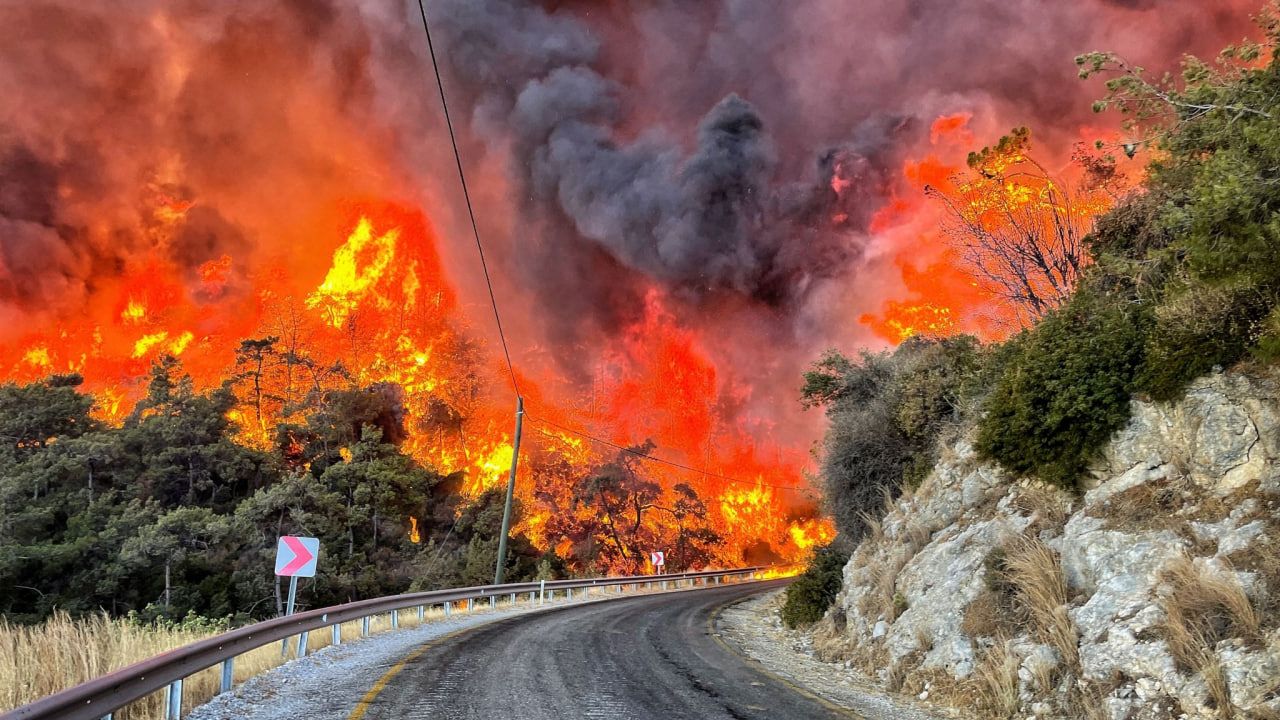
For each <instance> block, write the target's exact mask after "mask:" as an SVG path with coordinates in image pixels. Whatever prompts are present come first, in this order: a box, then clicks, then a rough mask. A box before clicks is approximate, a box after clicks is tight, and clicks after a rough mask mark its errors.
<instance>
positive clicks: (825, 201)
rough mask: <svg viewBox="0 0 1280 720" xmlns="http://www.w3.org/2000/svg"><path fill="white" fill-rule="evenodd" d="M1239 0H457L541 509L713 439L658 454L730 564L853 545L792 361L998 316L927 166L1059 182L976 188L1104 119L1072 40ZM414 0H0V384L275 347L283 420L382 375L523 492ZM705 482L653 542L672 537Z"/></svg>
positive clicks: (1216, 33) (451, 40)
mask: <svg viewBox="0 0 1280 720" xmlns="http://www.w3.org/2000/svg"><path fill="white" fill-rule="evenodd" d="M1214 5H1215V7H1214V8H1213V9H1212V10H1208V9H1205V8H1204V4H1203V3H1201V2H1197V1H1196V0H1175V1H1174V2H1169V3H1147V2H1136V1H1134V0H1084V1H1083V2H1079V3H1058V4H1046V6H1045V7H1043V8H1042V9H1038V10H1027V11H1026V12H1021V13H1009V12H1007V11H1005V10H1004V9H1003V2H1001V1H1000V0H983V1H982V2H979V3H977V5H976V6H972V5H971V4H959V3H953V2H946V1H945V0H925V1H924V2H918V3H910V4H903V3H896V2H891V1H890V0H878V1H876V2H859V3H849V2H846V1H845V0H808V1H807V2H800V3H758V4H755V5H754V6H752V7H750V8H748V7H745V6H742V5H741V4H739V3H730V2H727V1H725V2H720V1H719V0H717V1H715V2H708V3H696V4H680V3H675V4H671V3H667V4H656V5H655V4H645V3H641V4H627V3H616V2H606V3H586V2H557V3H543V2H535V1H534V0H438V1H437V2H431V3H428V9H429V11H430V12H431V13H432V15H433V16H434V17H436V18H438V22H439V24H440V34H441V46H442V58H441V59H442V62H443V67H442V69H443V71H444V74H445V77H446V85H447V87H448V89H449V91H450V93H451V100H452V101H453V102H456V103H458V106H459V108H460V112H459V114H458V117H459V118H461V120H460V127H459V132H460V134H461V139H462V143H463V145H462V147H463V155H464V158H465V162H466V164H467V166H468V173H469V177H470V178H471V179H472V180H473V184H474V190H475V192H474V195H475V199H476V204H477V216H478V219H479V222H480V230H481V234H482V236H483V237H484V239H485V244H486V250H487V251H488V253H489V256H490V263H491V269H492V270H493V275H494V282H495V291H496V293H497V296H498V303H499V305H500V307H501V309H502V312H503V315H504V320H505V321H506V324H507V326H508V332H509V337H510V341H511V351H512V359H513V362H514V365H515V372H516V374H517V376H518V378H519V381H520V383H521V389H522V391H523V394H524V395H525V397H526V402H527V404H528V407H529V411H530V420H531V421H530V423H529V426H527V427H526V431H525V436H526V438H529V440H528V445H527V461H525V459H524V458H525V456H526V449H525V448H524V447H522V463H523V465H522V468H523V469H522V471H521V475H520V477H519V478H518V482H517V492H518V494H519V495H520V498H521V500H522V506H523V508H524V517H523V518H522V519H521V522H520V525H519V526H518V527H517V531H518V532H523V533H524V534H526V535H527V536H528V537H529V538H530V539H531V540H532V541H533V542H534V543H535V544H536V545H537V546H538V547H540V548H544V549H545V548H557V549H560V550H562V551H567V550H568V549H569V548H566V547H564V543H565V542H566V541H565V540H564V538H563V537H562V536H561V535H559V534H557V529H556V528H557V524H558V523H566V522H569V523H571V522H575V521H576V520H575V513H577V512H585V511H583V510H582V509H581V508H579V509H576V510H575V509H573V508H572V505H573V504H572V502H571V498H570V497H569V496H570V490H569V488H570V487H571V486H572V484H573V482H574V481H575V479H580V478H581V477H583V476H584V474H586V473H589V472H591V471H593V470H594V469H595V468H598V467H600V466H601V465H602V464H604V463H607V462H609V461H612V460H614V459H615V457H616V455H617V451H616V450H615V449H614V448H611V447H609V446H606V445H601V444H599V443H593V442H590V441H587V440H584V439H583V438H582V437H580V436H579V435H576V434H574V433H573V432H569V431H566V430H564V429H563V428H573V429H576V430H579V431H583V432H587V433H590V434H592V435H595V436H597V437H600V438H603V439H605V440H607V441H609V442H611V443H614V444H617V445H622V446H636V445H640V444H642V443H644V442H645V441H652V443H653V445H654V449H653V450H652V452H653V454H655V455H657V456H660V457H663V458H665V459H668V460H670V461H672V462H674V463H678V464H680V465H683V466H686V467H687V468H692V470H689V469H682V468H679V467H674V466H671V465H661V464H655V463H648V462H645V463H643V464H642V471H643V474H644V476H645V477H646V478H648V479H651V480H652V481H654V482H656V483H658V484H659V486H660V487H661V488H662V492H663V493H664V495H663V499H664V501H665V502H666V504H667V506H671V507H673V508H674V507H675V505H676V503H677V501H680V502H684V501H687V502H688V503H690V505H689V506H688V507H685V510H687V511H688V512H690V513H695V514H698V513H700V514H701V516H702V517H705V519H706V522H707V524H708V525H709V526H710V527H711V528H712V529H714V530H715V531H716V532H718V533H721V534H723V535H724V536H725V538H726V539H725V541H724V542H723V543H721V544H720V545H718V546H717V550H716V553H717V555H716V557H715V558H714V559H715V560H716V561H717V562H721V563H724V564H733V563H741V562H788V561H793V560H799V559H801V558H803V557H804V555H805V554H806V553H807V552H808V551H809V550H810V549H811V548H812V547H813V546H814V545H815V544H819V543H823V542H826V541H827V540H829V539H830V537H831V534H832V527H831V525H830V523H828V522H827V521H826V520H824V519H822V517H821V512H820V503H819V498H817V496H816V493H815V492H814V491H813V490H812V489H811V488H810V487H809V484H808V482H807V480H806V471H811V470H812V468H813V462H812V457H811V455H810V449H811V447H812V444H813V442H814V440H815V439H816V438H817V437H818V436H819V434H820V432H821V420H822V419H821V417H819V416H818V414H816V413H809V414H803V413H802V412H801V411H800V409H799V404H798V389H797V388H798V385H799V379H800V375H801V372H802V371H803V369H804V368H805V367H806V366H807V365H808V364H809V363H810V362H812V360H813V359H814V358H816V357H817V356H818V355H819V354H820V353H821V351H822V350H824V349H826V348H828V347H832V346H838V347H841V348H844V349H847V350H853V349H856V348H858V347H872V348H883V347H885V346H887V345H890V344H893V343H897V342H900V341H901V340H903V339H905V338H907V337H910V336H912V335H918V334H926V335H946V334H951V333H955V332H974V333H977V334H979V335H981V336H983V337H986V338H992V337H999V336H1000V335H1001V334H1003V333H1005V332H1007V328H1008V323H1007V320H1008V316H1007V310H1005V309H1003V308H1001V307H1000V306H999V305H998V304H995V303H993V302H992V300H991V296H990V293H989V292H987V291H986V289H984V288H983V287H982V286H981V284H980V283H977V282H975V280H974V279H973V278H972V277H971V276H970V275H968V274H966V273H965V272H964V271H963V270H962V269H961V267H960V264H959V263H958V261H957V257H956V253H955V250H954V248H953V247H952V246H951V244H950V243H949V242H948V240H947V238H946V237H944V235H943V233H942V232H941V231H940V229H939V228H940V223H939V209H938V207H937V204H936V203H935V202H933V201H931V200H930V199H929V198H928V197H926V196H925V194H924V192H923V189H924V187H925V186H926V185H928V186H932V187H935V188H946V191H947V192H950V193H953V194H954V196H955V197H966V198H968V199H969V200H972V201H975V202H980V201H981V199H982V198H984V197H986V198H991V197H994V196H995V195H993V193H994V194H1000V193H1003V194H1004V195H1003V197H1005V198H1006V199H1007V198H1009V197H1013V198H1015V199H1016V198H1019V197H1021V198H1024V200H1025V202H1026V203H1035V202H1042V201H1044V196H1043V194H1039V195H1037V193H1036V191H1035V189H1031V191H1030V194H1027V193H1028V188H1021V187H1003V186H1002V187H999V188H973V187H970V188H967V189H966V188H964V187H961V186H959V185H956V184H954V182H953V181H954V179H955V177H956V176H957V174H958V173H960V171H961V170H963V169H964V167H965V165H964V158H965V155H966V154H967V153H968V152H969V151H971V150H974V149H976V148H977V147H979V146H981V145H984V144H989V143H991V142H993V141H994V140H995V139H996V138H997V137H999V136H1000V135H1001V134H1003V133H1005V132H1008V130H1009V129H1010V128H1011V127H1013V126H1015V125H1029V126H1031V127H1032V128H1033V129H1034V130H1035V132H1036V133H1037V134H1036V137H1037V145H1036V149H1037V152H1038V153H1042V154H1039V155H1038V158H1039V159H1040V160H1041V161H1042V162H1044V163H1045V164H1046V165H1047V166H1048V167H1051V168H1052V169H1053V170H1054V171H1055V173H1056V172H1057V171H1058V169H1059V168H1067V167H1068V165H1069V162H1068V161H1069V159H1070V155H1071V151H1072V148H1073V146H1074V145H1075V144H1076V143H1078V142H1081V141H1088V140H1091V139H1093V138H1094V137H1097V136H1098V133H1099V132H1100V131H1097V130H1096V129H1095V128H1093V127H1092V126H1090V125H1089V123H1090V122H1093V121H1094V120H1093V118H1092V116H1091V115H1090V114H1089V111H1088V108H1089V101H1090V100H1091V99H1092V97H1093V96H1094V95H1096V94H1097V92H1099V90H1098V89H1097V88H1090V87H1085V86H1083V85H1081V84H1079V83H1077V82H1076V81H1075V80H1074V66H1073V65H1072V63H1071V58H1072V57H1073V56H1074V55H1075V54H1076V53H1078V52H1081V51H1086V50H1092V49H1097V48H1108V49H1114V50H1117V51H1119V52H1121V53H1123V54H1128V55H1130V56H1133V57H1135V58H1136V59H1138V60H1140V61H1141V62H1142V64H1144V65H1147V66H1149V67H1160V66H1168V65H1170V64H1171V63H1173V62H1174V61H1175V60H1176V58H1177V57H1178V56H1179V55H1180V54H1181V53H1184V52H1192V53H1195V52H1198V51H1201V50H1203V49H1209V48H1214V47H1218V46H1221V45H1222V44H1224V43H1225V42H1226V41H1228V40H1232V39H1238V37H1239V36H1240V35H1242V34H1244V33H1245V32H1246V31H1247V29H1248V28H1249V27H1250V26H1249V18H1248V15H1249V12H1250V11H1251V10H1254V9H1256V8H1255V7H1254V6H1255V5H1256V3H1255V2H1254V1H1253V0H1232V1H1231V2H1223V3H1215V4H1214ZM961 6H963V7H961ZM407 7H408V6H404V5H402V4H396V3H391V2H382V1H380V0H365V1H362V2H356V3H337V2H331V3H330V2H316V3H305V4H299V3H285V4H279V5H275V4H272V5H266V6H263V7H260V8H253V9H249V8H246V7H242V6H240V5H238V4H224V3H214V2H209V1H208V0H180V1H178V2H160V1H159V0H143V1H140V2H136V3H128V4H126V6H124V7H121V6H119V4H114V5H113V6H110V7H108V6H107V5H106V4H103V5H102V6H101V7H98V6H96V5H95V4H94V3H70V2H64V1H63V0H35V1H34V2H29V3H20V4H15V5H11V6H9V7H5V8H0V26H3V27H5V28H7V29H8V33H7V36H8V37H7V39H8V40H9V41H8V42H6V43H5V44H4V46H2V47H0V88H3V90H4V94H5V96H6V98H8V100H9V101H8V102H6V103H5V104H4V106H3V107H0V372H2V373H3V377H4V379H6V380H13V381H19V382H25V381H30V380H34V379H37V378H41V377H44V376H46V375H48V374H50V373H66V372H77V373H81V374H83V375H84V377H85V378H86V381H87V382H86V389H87V390H89V391H91V392H93V393H94V394H95V395H96V397H97V398H98V406H97V408H96V410H95V412H96V413H97V414H98V415H99V416H100V417H102V418H103V419H105V420H107V421H109V422H113V423H118V422H121V421H122V420H123V418H125V417H126V416H127V415H128V413H129V412H130V411H131V410H132V408H133V405H134V403H135V402H136V401H137V399H138V398H139V397H140V396H141V395H142V393H143V392H144V383H145V377H146V373H147V371H148V368H149V367H150V366H151V364H152V363H153V362H155V361H156V360H157V358H159V357H161V356H163V355H172V356H175V357H177V358H178V359H179V360H180V362H181V363H182V367H183V370H184V371H186V372H189V373H190V374H191V375H192V376H193V378H194V379H195V380H196V382H197V383H198V384H199V385H200V386H201V387H202V388H211V387H215V386H217V385H219V384H221V383H222V382H223V381H225V380H227V379H229V378H232V377H233V376H234V377H245V376H246V374H249V375H253V376H255V377H257V378H258V379H259V380H260V382H259V383H258V384H257V386H255V384H254V383H252V382H244V381H237V382H236V385H235V389H236V392H237V394H238V396H239V397H240V399H241V401H242V403H241V405H240V406H239V408H238V409H237V410H236V411H235V412H236V413H237V416H236V418H235V419H236V420H237V422H238V424H239V427H240V429H241V433H242V439H243V441H244V442H246V443H248V444H252V445H255V446H258V447H270V446H272V444H273V443H277V442H279V440H278V438H276V437H275V434H274V432H275V431H274V429H275V427H276V425H277V424H278V423H280V422H282V421H289V420H292V419H295V418H293V417H292V416H291V413H293V412H296V411H295V410H294V406H295V401H296V400H297V399H298V398H299V397H300V396H301V395H302V394H304V393H306V392H308V391H310V390H315V389H324V388H337V387H348V386H350V385H353V384H355V385H360V386H374V385H384V386H385V387H387V388H398V390H396V391H395V392H398V393H400V397H402V400H403V407H404V414H405V417H404V427H405V429H406V433H407V436H406V437H404V438H396V440H397V441H399V442H400V444H401V447H402V448H404V449H405V451H406V452H408V453H410V454H412V455H413V456H414V457H415V458H417V459H418V460H420V461H421V462H423V463H425V464H428V465H430V466H432V467H434V468H437V469H438V470H440V471H442V472H445V473H449V472H454V471H462V472H465V481H464V483H463V484H462V487H461V489H460V491H461V492H462V493H464V494H466V495H468V496H476V495H478V494H480V493H481V492H483V491H484V490H485V489H487V488H492V487H495V486H499V485H501V484H502V483H503V482H504V478H505V474H506V472H507V471H508V469H509V467H510V461H511V455H512V447H511V433H512V423H513V419H514V398H513V397H512V393H511V389H510V383H509V381H508V378H507V376H506V366H505V362H504V360H503V357H502V352H501V348H500V347H499V346H498V344H497V338H496V334H495V332H494V330H493V323H492V317H491V312H490V309H489V305H488V297H487V292H486V290H485V285H484V282H483V280H482V278H481V277H480V275H479V273H478V264H477V259H476V256H475V247H474V244H473V243H472V240H471V238H470V228H469V226H468V224H467V222H466V217H467V215H466V211H465V209H463V207H462V205H461V200H460V195H459V192H458V188H457V178H456V175H455V172H454V166H453V158H452V155H451V152H450V151H449V150H448V142H447V135H446V134H445V132H444V128H443V124H442V119H441V115H440V110H439V106H438V104H437V98H436V96H435V94H434V93H435V89H434V87H431V86H428V85H424V78H428V77H430V72H429V64H427V61H426V59H425V56H424V50H425V47H424V43H423V39H422V37H421V29H420V25H419V23H420V20H419V19H418V18H417V15H416V13H417V9H416V7H415V8H412V12H409V10H408V9H407ZM1157 17H1158V18H1159V23H1160V25H1159V27H1161V28H1164V30H1162V31H1159V32H1156V31H1155V30H1154V29H1155V28H1156V27H1157V25H1156V24H1154V19H1155V18H1157ZM975 18H980V19H981V21H975ZM1117 27H1143V28H1147V29H1151V30H1152V32H1143V33H1133V34H1131V35H1129V36H1117V35H1116V34H1114V33H1112V32H1111V31H1110V30H1108V28H1117ZM850 28H859V30H858V32H859V33H860V34H864V35H866V36H867V37H868V38H873V39H874V41H872V40H868V41H867V42H860V43H851V42H849V38H848V33H849V32H850V31H849V30H848V29H850ZM993 37H999V38H1004V39H1005V40H1004V41H1002V43H999V45H1000V46H1001V49H1000V51H999V52H996V51H995V49H994V48H993V46H992V43H991V42H990V38H993ZM1188 38H1192V40H1191V41H1190V44H1188V40H1187V39H1188ZM975 49H985V51H987V52H986V54H984V52H979V51H977V50H975ZM1200 54H1203V53H1200ZM1067 176H1068V177H1070V174H1069V173H1067ZM1037 198H1038V199H1037ZM1104 208H1105V202H1101V201H1099V203H1097V204H1089V205H1088V206H1087V207H1085V206H1082V208H1081V212H1084V213H1088V214H1090V215H1091V216H1092V215H1096V213H1098V212H1100V211H1101V210H1103V209H1104ZM267 339H272V341H271V342H270V343H265V344H264V343H263V341H265V340H267ZM246 341H248V342H246ZM285 358H288V359H287V360H286V359H285ZM541 421H546V422H541ZM349 453H350V451H349V450H347V451H346V454H347V455H349ZM682 484H685V485H688V486H689V487H691V488H692V489H693V490H695V491H696V493H695V494H696V496H697V498H698V502H700V503H701V504H702V505H703V506H704V507H694V505H695V504H694V503H693V501H692V500H689V499H688V498H685V496H682V495H680V491H679V490H678V487H679V486H680V485H682ZM681 498H685V500H682V499H681ZM685 510H681V511H680V512H684V511H685ZM677 514H678V513H674V512H673V513H672V514H668V515H662V514H660V513H659V514H651V515H649V516H648V517H647V519H646V521H645V522H646V523H648V525H646V528H645V531H644V532H645V533H647V534H646V537H648V538H650V539H651V542H652V543H653V544H655V545H672V544H678V543H680V542H682V538H684V537H685V536H684V535H683V534H682V533H683V530H682V528H681V526H680V521H679V519H678V518H677V517H676V515H677ZM577 519H578V520H582V519H583V518H577ZM413 526H414V528H415V529H416V527H417V526H416V522H415V523H414V525H413ZM669 549H672V550H673V551H674V548H669ZM624 560H626V561H627V562H634V561H635V559H624ZM619 562H620V563H621V562H622V560H620V561H619ZM622 566H623V565H618V566H617V567H622ZM604 569H611V568H604Z"/></svg>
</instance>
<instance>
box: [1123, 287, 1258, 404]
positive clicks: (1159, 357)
mask: <svg viewBox="0 0 1280 720" xmlns="http://www.w3.org/2000/svg"><path fill="white" fill-rule="evenodd" d="M1273 302H1274V301H1273V300H1272V299H1271V298H1270V297H1268V295H1267V294H1266V293H1262V292H1260V291H1259V290H1258V288H1257V287H1255V286H1252V285H1249V284H1244V283H1235V284H1232V285H1230V286H1226V287H1214V286H1210V285H1205V284H1202V283H1194V284H1189V285H1187V286H1185V287H1179V288H1177V289H1176V291H1173V292H1170V293H1169V298H1168V299H1167V300H1166V301H1165V302H1163V303H1162V304H1161V305H1160V306H1158V307H1157V308H1156V309H1155V312H1154V315H1155V322H1154V324H1153V326H1152V328H1151V333H1150V337H1149V338H1148V340H1147V347H1146V353H1145V359H1144V361H1143V365H1142V369H1141V370H1140V372H1139V373H1138V382H1137V388H1136V389H1137V390H1138V391H1139V392H1142V393H1144V394H1146V395H1148V396H1149V397H1151V398H1152V399H1153V400H1166V401H1167V400H1176V399H1177V398H1179V397H1181V396H1182V393H1183V391H1184V390H1185V389H1186V387H1187V384H1189V383H1190V382H1191V381H1192V380H1195V379H1196V378H1198V377H1200V376H1201V375H1204V374H1206V373H1208V372H1209V371H1211V370H1212V369H1213V368H1214V367H1227V366H1230V365H1231V364H1233V363H1235V362H1237V361H1238V360H1241V359H1243V358H1244V357H1246V356H1247V355H1248V354H1249V353H1250V350H1251V348H1253V347H1254V346H1255V343H1256V341H1257V340H1258V337H1259V335H1260V334H1261V332H1262V325H1263V321H1264V320H1265V318H1266V316H1267V314H1268V313H1269V312H1270V311H1271V308H1272V306H1273ZM1267 347H1270V345H1267V346H1265V347H1261V348H1260V351H1261V352H1259V355H1262V356H1264V357H1265V353H1266V348H1267Z"/></svg>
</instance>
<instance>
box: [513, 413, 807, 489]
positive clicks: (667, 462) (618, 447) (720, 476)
mask: <svg viewBox="0 0 1280 720" xmlns="http://www.w3.org/2000/svg"><path fill="white" fill-rule="evenodd" d="M525 416H526V417H528V418H529V419H530V420H532V421H533V422H536V423H541V424H543V425H550V426H551V427H554V428H557V429H559V430H563V431H565V432H567V433H570V434H572V435H577V436H578V437H580V438H583V439H585V440H590V441H591V442H595V443H599V444H601V445H606V446H608V447H611V448H613V449H615V450H620V451H622V452H625V453H627V454H629V455H634V456H635V457H638V458H641V459H644V460H651V461H653V462H656V463H661V464H663V465H670V466H671V467H676V468H680V469H681V470H687V471H689V472H693V473H697V474H699V475H704V476H706V477H713V478H717V479H719V480H724V481H726V482H731V483H738V484H741V485H753V486H762V487H770V488H775V489H778V490H791V491H794V492H805V491H808V490H810V488H806V487H797V486H794V485H777V484H774V483H767V482H764V481H757V480H743V479H741V478H735V477H730V476H729V475H723V474H721V473H716V472H711V471H710V470H702V469H699V468H696V467H692V466H689V465H683V464H681V463H678V462H674V461H672V460H666V459H663V458H660V457H657V456H654V455H650V454H648V453H644V452H640V451H639V450H636V449H635V448H630V447H626V446H625V445H619V444H618V443H615V442H610V441H609V440H605V439H604V438H600V437H596V436H595V435H591V434H589V433H585V432H582V431H581V430H575V429H573V428H571V427H568V426H565V425H561V424H560V423H557V422H552V421H551V420H544V419H543V418H540V417H534V416H532V415H530V414H529V413H528V411H527V410H526V411H525ZM538 431H539V432H541V433H542V434H543V435H546V436H547V437H549V438H553V439H556V440H561V441H563V440H564V438H559V437H556V436H555V435H554V434H552V433H549V432H547V431H546V430H543V429H542V428H539V429H538Z"/></svg>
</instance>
